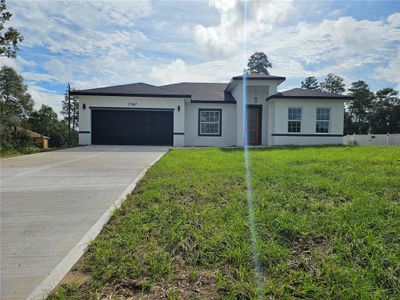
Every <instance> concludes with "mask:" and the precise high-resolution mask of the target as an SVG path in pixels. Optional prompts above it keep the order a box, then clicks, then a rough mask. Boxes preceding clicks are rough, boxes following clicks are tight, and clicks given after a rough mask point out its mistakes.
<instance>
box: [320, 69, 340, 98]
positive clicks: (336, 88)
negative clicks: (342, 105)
mask: <svg viewBox="0 0 400 300" xmlns="http://www.w3.org/2000/svg"><path fill="white" fill-rule="evenodd" d="M319 85H320V88H321V90H322V91H323V92H327V93H331V94H338V95H340V94H343V93H344V92H345V90H346V88H345V84H344V79H343V78H342V77H340V76H337V75H335V74H332V73H329V74H328V75H327V76H326V77H325V80H324V81H323V82H321V83H320V84H319Z"/></svg>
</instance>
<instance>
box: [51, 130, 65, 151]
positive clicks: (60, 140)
mask: <svg viewBox="0 0 400 300" xmlns="http://www.w3.org/2000/svg"><path fill="white" fill-rule="evenodd" d="M49 137H50V140H49V147H50V148H59V147H62V146H64V145H65V140H64V137H63V136H62V134H60V133H52V134H50V136H49Z"/></svg>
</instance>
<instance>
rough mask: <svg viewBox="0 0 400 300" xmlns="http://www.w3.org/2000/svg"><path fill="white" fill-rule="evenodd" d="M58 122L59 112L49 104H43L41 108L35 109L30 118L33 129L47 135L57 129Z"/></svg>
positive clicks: (30, 126) (30, 125)
mask: <svg viewBox="0 0 400 300" xmlns="http://www.w3.org/2000/svg"><path fill="white" fill-rule="evenodd" d="M58 122H59V120H58V118H57V114H56V113H55V112H54V110H53V109H52V108H51V107H50V106H47V105H42V107H41V108H40V109H39V110H37V111H34V112H33V113H32V114H31V115H30V117H29V120H28V123H29V128H30V129H31V130H33V131H36V132H38V133H40V134H43V135H46V136H49V135H50V134H51V133H53V132H55V131H57V125H58Z"/></svg>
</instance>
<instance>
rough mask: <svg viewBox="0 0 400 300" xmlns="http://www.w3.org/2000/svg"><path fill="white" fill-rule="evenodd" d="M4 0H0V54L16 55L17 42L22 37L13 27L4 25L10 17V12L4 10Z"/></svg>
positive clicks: (20, 40) (19, 41)
mask: <svg viewBox="0 0 400 300" xmlns="http://www.w3.org/2000/svg"><path fill="white" fill-rule="evenodd" d="M6 9H7V7H6V1H5V0H0V56H6V57H16V53H17V51H18V44H19V43H21V42H22V40H23V39H24V38H23V36H22V35H21V34H20V33H19V32H18V31H17V30H16V29H14V28H13V27H8V28H7V29H6V28H5V26H4V23H5V22H6V21H9V20H10V19H11V17H12V13H10V12H9V11H7V10H6Z"/></svg>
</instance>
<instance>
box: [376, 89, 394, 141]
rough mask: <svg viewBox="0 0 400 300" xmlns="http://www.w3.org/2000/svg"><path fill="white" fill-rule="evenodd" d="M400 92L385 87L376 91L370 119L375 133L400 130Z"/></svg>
mask: <svg viewBox="0 0 400 300" xmlns="http://www.w3.org/2000/svg"><path fill="white" fill-rule="evenodd" d="M398 95H399V92H398V91H396V90H394V89H392V88H384V89H381V90H379V91H377V92H376V98H375V99H374V100H373V102H372V107H371V112H370V113H369V114H368V119H369V123H370V127H371V132H373V133H387V132H389V133H399V132H400V98H399V96H398Z"/></svg>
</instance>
